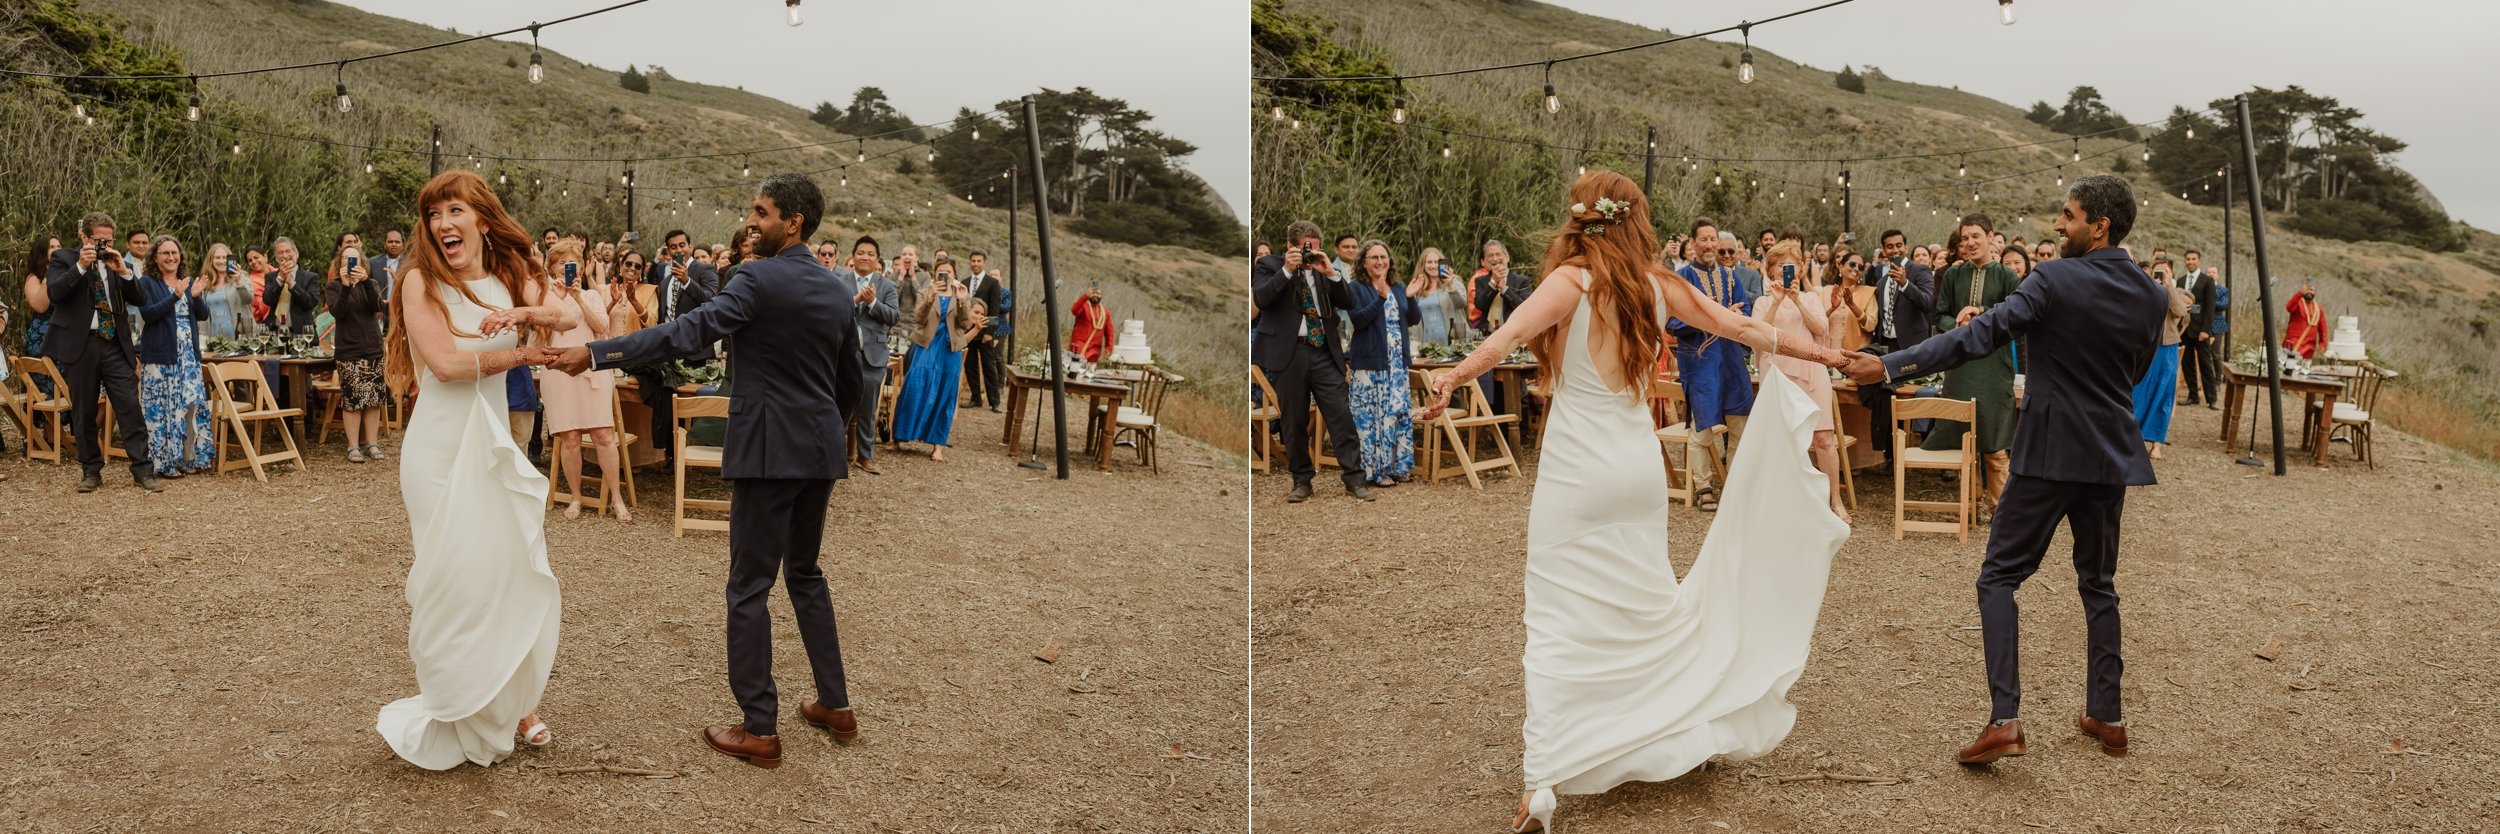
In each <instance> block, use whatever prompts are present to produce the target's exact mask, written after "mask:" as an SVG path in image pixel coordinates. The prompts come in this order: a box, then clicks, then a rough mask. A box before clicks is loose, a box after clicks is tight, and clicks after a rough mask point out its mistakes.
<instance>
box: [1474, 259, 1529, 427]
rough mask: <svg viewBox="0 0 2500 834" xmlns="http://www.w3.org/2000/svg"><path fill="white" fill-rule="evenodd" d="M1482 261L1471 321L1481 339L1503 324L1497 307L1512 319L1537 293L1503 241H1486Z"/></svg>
mask: <svg viewBox="0 0 2500 834" xmlns="http://www.w3.org/2000/svg"><path fill="white" fill-rule="evenodd" d="M1479 258H1480V259H1481V260H1482V262H1483V264H1484V271H1483V272H1479V273H1477V274H1476V277H1475V281H1474V283H1473V284H1472V285H1471V286H1469V287H1468V292H1467V321H1468V323H1470V324H1474V325H1475V326H1476V333H1478V334H1479V335H1481V334H1486V333H1491V332H1493V328H1495V327H1497V326H1499V325H1500V324H1501V322H1499V321H1497V320H1496V317H1495V316H1494V315H1493V314H1494V312H1495V307H1494V305H1495V304H1496V303H1498V304H1500V305H1501V306H1500V312H1501V314H1502V315H1501V318H1508V317H1509V316H1510V314H1511V311H1513V310H1517V309H1519V305H1521V304H1526V303H1528V294H1529V293H1531V292H1534V291H1536V284H1535V283H1534V282H1532V281H1530V280H1528V274H1527V273H1524V272H1518V271H1515V270H1512V269H1511V268H1510V247H1508V246H1504V245H1502V242H1501V241H1498V240H1488V241H1485V242H1484V248H1483V249H1482V250H1481V252H1480V253H1479ZM1496 399H1499V398H1498V397H1497V398H1496Z"/></svg>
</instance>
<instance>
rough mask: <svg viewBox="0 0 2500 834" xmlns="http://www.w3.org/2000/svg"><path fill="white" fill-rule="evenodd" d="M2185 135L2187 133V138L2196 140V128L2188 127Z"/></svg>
mask: <svg viewBox="0 0 2500 834" xmlns="http://www.w3.org/2000/svg"><path fill="white" fill-rule="evenodd" d="M2187 133H2188V138H2190V139H2194V138H2196V126H2195V125H2188V131H2187Z"/></svg>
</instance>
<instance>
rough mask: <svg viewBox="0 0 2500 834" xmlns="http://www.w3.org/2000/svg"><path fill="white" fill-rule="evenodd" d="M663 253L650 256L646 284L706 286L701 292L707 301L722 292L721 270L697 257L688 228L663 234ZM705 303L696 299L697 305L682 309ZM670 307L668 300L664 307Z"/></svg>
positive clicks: (661, 246)
mask: <svg viewBox="0 0 2500 834" xmlns="http://www.w3.org/2000/svg"><path fill="white" fill-rule="evenodd" d="M627 242H628V243H631V242H632V241H627ZM660 252H661V257H657V258H653V259H651V269H650V274H649V275H648V276H647V277H645V278H644V279H643V282H644V283H647V284H650V285H651V286H654V287H671V286H685V285H687V284H693V285H695V286H698V287H702V288H703V290H702V293H701V294H702V296H703V298H704V300H706V301H708V300H710V299H711V298H712V296H714V295H717V294H719V293H720V270H717V269H713V268H712V264H711V263H710V262H709V261H706V260H701V259H698V258H696V257H695V256H694V244H693V243H690V242H688V240H687V238H686V232H685V230H683V229H670V230H668V234H665V235H661V236H660ZM702 303H703V302H701V301H697V302H695V304H694V306H689V307H684V308H680V309H685V310H692V309H694V307H698V306H702ZM667 306H668V305H667V304H666V302H663V303H662V307H663V309H665V308H666V307H667ZM668 318H669V317H667V316H663V317H662V318H661V320H662V321H667V320H668Z"/></svg>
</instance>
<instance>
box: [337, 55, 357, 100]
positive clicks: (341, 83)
mask: <svg viewBox="0 0 2500 834" xmlns="http://www.w3.org/2000/svg"><path fill="white" fill-rule="evenodd" d="M338 89H339V112H341V113H345V112H348V111H350V110H354V109H356V102H355V101H353V100H351V99H349V98H348V97H347V62H346V61H340V62H339V68H338Z"/></svg>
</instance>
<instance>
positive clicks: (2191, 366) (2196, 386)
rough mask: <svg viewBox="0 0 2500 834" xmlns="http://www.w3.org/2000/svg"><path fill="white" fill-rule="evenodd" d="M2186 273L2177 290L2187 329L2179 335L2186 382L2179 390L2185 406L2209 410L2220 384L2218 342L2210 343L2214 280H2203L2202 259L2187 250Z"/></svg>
mask: <svg viewBox="0 0 2500 834" xmlns="http://www.w3.org/2000/svg"><path fill="white" fill-rule="evenodd" d="M2185 257H2186V259H2187V270H2186V271H2184V272H2181V273H2179V289H2181V290H2185V291H2186V292H2187V294H2188V322H2187V330H2186V331H2184V332H2182V333H2180V334H2179V343H2180V344H2181V345H2183V346H2184V347H2183V348H2182V350H2181V353H2182V354H2183V355H2184V356H2185V358H2184V359H2183V360H2182V361H2180V363H2179V367H2180V368H2181V369H2183V370H2185V371H2186V373H2187V379H2186V381H2185V382H2184V383H2182V384H2181V385H2180V386H2179V387H2180V388H2181V389H2182V390H2183V391H2185V392H2186V393H2187V404H2188V405H2195V404H2197V403H2205V404H2207V405H2208V406H2210V407H2213V408H2220V407H2221V406H2219V405H2213V404H2214V402H2215V399H2214V397H2215V392H2214V389H2215V388H2217V387H2219V386H2221V385H2222V380H2221V376H2222V343H2221V342H2218V341H2215V340H2214V333H2213V329H2214V318H2213V317H2214V279H2212V278H2209V277H2206V275H2205V272H2204V269H2203V267H2204V263H2203V260H2204V257H2203V256H2202V255H2200V254H2198V253H2197V251H2196V250H2194V249H2190V250H2187V254H2186V255H2185Z"/></svg>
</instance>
